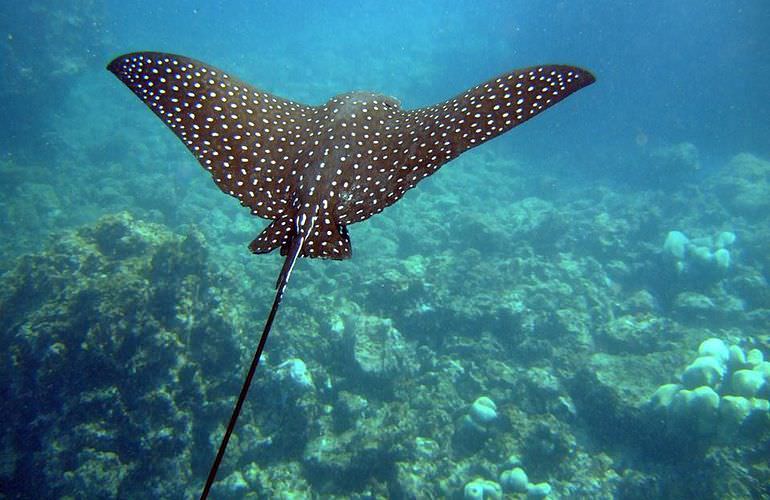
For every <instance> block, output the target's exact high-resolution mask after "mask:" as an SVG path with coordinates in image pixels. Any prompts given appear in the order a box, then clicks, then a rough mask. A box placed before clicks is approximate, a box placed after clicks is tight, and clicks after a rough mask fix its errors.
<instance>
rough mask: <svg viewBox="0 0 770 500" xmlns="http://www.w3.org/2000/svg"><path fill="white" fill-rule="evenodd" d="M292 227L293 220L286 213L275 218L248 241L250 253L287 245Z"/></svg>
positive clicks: (266, 251)
mask: <svg viewBox="0 0 770 500" xmlns="http://www.w3.org/2000/svg"><path fill="white" fill-rule="evenodd" d="M292 227H293V220H292V218H291V217H289V216H287V215H283V216H281V217H279V218H277V219H275V220H274V221H273V222H271V223H270V225H269V226H267V227H266V228H265V229H263V230H262V232H261V233H259V236H257V237H256V238H254V241H252V242H251V243H249V250H251V252H252V253H269V252H272V251H273V250H275V249H276V248H281V247H284V246H288V244H289V238H290V237H291V233H292Z"/></svg>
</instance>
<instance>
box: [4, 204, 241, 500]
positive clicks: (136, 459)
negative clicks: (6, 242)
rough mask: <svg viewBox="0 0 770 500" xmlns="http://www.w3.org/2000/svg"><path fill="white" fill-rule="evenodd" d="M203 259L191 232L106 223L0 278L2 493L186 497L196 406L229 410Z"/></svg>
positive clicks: (229, 339)
mask: <svg viewBox="0 0 770 500" xmlns="http://www.w3.org/2000/svg"><path fill="white" fill-rule="evenodd" d="M207 259H208V257H207V250H206V246H205V242H204V241H203V239H202V236H201V234H200V233H199V232H197V231H191V232H189V233H188V234H187V235H186V236H184V237H180V236H176V235H173V234H170V233H169V232H168V231H166V230H164V229H163V228H162V227H160V226H156V225H152V224H147V223H142V222H138V221H135V220H133V219H132V218H131V217H130V216H129V215H127V214H120V215H116V216H111V217H106V218H104V219H102V220H100V221H99V222H98V223H97V224H95V225H94V226H90V227H84V228H82V229H80V230H79V231H77V232H75V233H71V234H66V235H62V236H61V237H60V238H58V239H57V240H56V242H55V243H54V244H53V245H52V246H51V247H50V248H49V249H48V250H46V251H45V252H43V253H40V254H36V255H29V256H25V257H23V258H21V259H20V260H19V262H18V264H17V266H16V267H15V268H14V269H13V270H11V271H10V272H9V273H7V274H6V275H5V276H4V277H3V286H2V291H0V310H2V311H3V314H2V316H0V343H1V345H2V352H3V356H2V360H1V361H0V379H2V380H3V387H4V397H3V400H2V403H0V404H2V410H1V411H2V412H3V414H4V415H5V417H4V425H3V430H2V433H3V436H2V442H3V443H5V447H6V448H7V449H10V450H12V454H11V455H9V456H10V457H12V458H9V459H8V461H7V462H6V465H5V467H4V468H3V471H2V478H0V481H2V483H1V484H2V485H3V490H5V491H14V492H15V493H14V496H15V497H16V496H18V497H27V498H31V497H37V498H50V497H60V498H64V497H71V498H115V497H127V496H128V497H130V496H145V495H147V494H152V496H154V497H157V498H178V497H179V494H180V492H186V491H188V490H187V489H188V488H189V487H190V484H191V482H192V480H193V478H194V477H197V476H198V475H199V474H200V473H201V472H202V471H203V469H202V468H201V465H202V463H201V460H205V459H207V458H208V457H207V456H200V451H201V450H207V449H208V447H207V446H203V447H201V443H205V442H207V441H208V439H209V438H208V436H209V434H210V433H211V432H213V431H214V429H215V426H216V424H217V421H215V420H213V419H212V417H219V413H220V412H218V411H212V409H211V408H210V405H211V404H212V403H215V402H216V401H217V398H218V397H222V395H223V393H222V391H224V395H226V396H228V397H229V391H230V390H232V387H233V386H234V385H235V383H236V380H237V379H234V378H233V374H232V372H231V370H230V369H229V367H230V366H232V365H233V364H237V363H238V360H239V357H240V350H239V347H238V345H237V343H236V342H235V336H234V334H233V333H234V332H233V329H234V327H233V323H232V321H231V319H230V317H229V316H230V313H229V312H228V311H227V309H226V307H225V303H224V302H223V301H222V300H221V299H222V296H221V294H220V293H219V291H218V289H217V284H218V283H217V277H216V275H215V274H214V273H212V272H211V270H210V269H209V267H208V264H207ZM204 380H205V382H204ZM196 450H198V452H196ZM189 494H192V492H189ZM186 496H189V495H186Z"/></svg>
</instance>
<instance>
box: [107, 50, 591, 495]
mask: <svg viewBox="0 0 770 500" xmlns="http://www.w3.org/2000/svg"><path fill="white" fill-rule="evenodd" d="M107 69H108V70H109V71H111V72H112V73H114V74H115V76H117V77H118V78H119V79H120V80H121V81H122V82H123V83H124V84H125V85H126V86H127V87H128V88H129V89H131V90H132V91H133V92H134V94H136V95H137V97H139V99H141V100H142V101H144V103H145V104H146V105H147V106H148V107H149V108H150V109H151V110H152V111H153V112H154V113H155V114H156V115H157V116H158V117H159V118H160V119H161V120H163V122H164V123H165V124H166V125H167V126H168V127H169V128H170V129H171V130H172V131H173V132H174V133H175V134H176V136H177V137H178V138H179V139H180V140H181V141H182V142H183V143H184V144H185V145H186V146H187V149H189V150H190V152H191V153H192V154H193V155H194V156H195V158H196V159H197V160H198V162H199V163H200V164H201V165H202V166H203V168H205V169H206V170H208V171H209V172H210V173H211V176H212V177H213V179H214V182H215V183H216V185H217V186H218V187H219V189H221V190H222V191H224V192H225V193H227V194H229V195H231V196H234V197H235V198H238V201H240V203H241V205H243V206H244V207H248V208H249V209H250V210H251V213H252V214H254V215H257V216H259V217H263V218H265V219H270V220H272V222H271V223H270V224H269V225H268V226H267V228H265V229H264V230H263V231H262V232H261V233H260V234H259V236H257V238H256V239H254V241H252V242H251V244H250V245H249V249H250V250H251V251H252V252H253V253H267V252H271V251H273V250H275V249H276V248H280V252H281V255H285V256H286V259H285V260H284V263H283V267H282V268H281V271H280V273H279V275H278V281H277V283H276V294H275V299H274V301H273V306H272V308H271V309H270V313H269V315H268V317H267V321H266V322H265V326H264V330H263V331H262V336H261V337H260V339H259V344H258V345H257V349H256V351H255V353H254V356H253V358H252V362H251V366H250V367H249V370H248V372H247V374H246V378H245V380H244V382H243V386H242V388H241V392H240V394H239V396H238V399H237V401H236V403H235V407H234V409H233V412H232V415H231V416H230V420H229V421H228V424H227V428H226V430H225V434H224V436H223V437H222V442H221V444H220V446H219V450H218V451H217V454H216V457H215V458H214V461H213V463H212V465H211V469H210V471H209V475H208V478H207V480H206V484H205V486H204V488H203V492H202V494H201V498H202V499H205V498H206V497H207V496H208V493H209V490H210V489H211V485H212V484H213V482H214V479H215V478H216V474H217V470H218V469H219V465H220V463H221V461H222V458H223V457H224V454H225V450H226V449H227V443H228V442H229V440H230V436H231V434H232V432H233V429H234V428H235V423H236V421H237V420H238V416H239V415H240V412H241V408H242V406H243V402H244V401H245V399H246V395H247V394H248V391H249V386H250V385H251V381H252V379H253V377H254V372H255V370H256V368H257V365H258V363H259V359H260V357H261V355H262V351H263V349H264V347H265V342H266V341H267V337H268V334H269V333H270V328H271V327H272V324H273V320H274V319H275V315H276V312H277V311H278V306H279V305H280V303H281V299H282V298H283V294H284V291H285V289H286V284H287V283H288V281H289V277H290V276H291V273H292V270H293V269H294V265H295V264H296V262H297V259H298V258H299V257H310V258H315V257H320V258H324V259H335V260H341V259H348V258H350V256H351V247H350V238H349V237H348V231H347V226H348V225H350V224H354V223H356V222H361V221H363V220H366V219H368V218H369V217H371V216H372V215H374V214H376V213H379V212H381V211H382V210H383V209H384V208H385V207H387V206H389V205H392V204H393V203H395V202H396V201H398V200H399V199H401V197H402V196H403V195H404V193H405V192H406V191H407V190H409V189H411V188H413V187H415V186H416V185H417V183H418V182H419V181H420V180H422V179H424V178H426V177H428V176H429V175H431V174H432V173H434V172H435V171H436V170H438V169H439V167H441V166H442V165H444V164H445V163H447V162H449V161H451V160H453V159H455V158H457V157H458V156H459V155H460V154H462V153H464V152H465V151H467V150H469V149H471V148H473V147H475V146H478V145H479V144H482V143H484V142H486V141H488V140H489V139H492V138H494V137H497V136H498V135H500V134H502V133H503V132H506V131H508V130H510V129H512V128H513V127H515V126H516V125H519V124H521V123H523V122H525V121H527V120H529V119H530V118H532V117H533V116H535V115H538V114H540V113H541V112H542V111H544V110H546V109H548V108H549V107H551V106H553V105H554V104H556V103H557V102H559V101H561V100H562V99H564V98H566V97H567V96H568V95H570V94H572V93H573V92H575V91H577V90H580V89H581V88H583V87H585V86H587V85H590V84H591V83H593V82H594V81H595V78H594V76H593V75H592V74H591V73H590V72H588V71H586V70H584V69H581V68H577V67H573V66H564V65H543V66H533V67H530V68H524V69H517V70H514V71H511V72H509V73H505V74H503V75H500V76H498V77H495V78H493V79H491V80H489V81H487V82H484V83H481V84H479V85H477V86H475V87H473V88H471V89H469V90H467V91H465V92H463V93H462V94H460V95H458V96H457V97H454V98H452V99H449V100H448V101H445V102H442V103H440V104H436V105H434V106H428V107H424V108H418V109H413V110H404V109H401V107H400V103H399V101H398V100H397V99H395V98H393V97H388V96H385V95H380V94H375V93H371V92H348V93H345V94H340V95H337V96H334V97H332V98H331V99H330V100H329V101H328V102H327V103H326V104H324V105H321V106H308V105H305V104H300V103H298V102H293V101H289V100H287V99H283V98H281V97H278V96H276V95H273V94H269V93H267V92H263V91H261V90H258V89H256V88H254V87H252V86H251V85H248V84H247V83H244V82H242V81H240V80H237V79H236V78H233V77H231V76H230V75H228V74H227V73H225V72H223V71H222V70H219V69H217V68H214V67H212V66H209V65H207V64H204V63H202V62H200V61H196V60H194V59H190V58H188V57H183V56H178V55H174V54H164V53H157V52H137V53H132V54H126V55H122V56H120V57H118V58H116V59H115V60H113V61H112V62H111V63H110V64H109V65H108V66H107Z"/></svg>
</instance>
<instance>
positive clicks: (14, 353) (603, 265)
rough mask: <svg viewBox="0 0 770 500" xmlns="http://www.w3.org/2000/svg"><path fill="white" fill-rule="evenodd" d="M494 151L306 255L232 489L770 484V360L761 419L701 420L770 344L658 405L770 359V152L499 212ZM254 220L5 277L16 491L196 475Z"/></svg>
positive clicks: (234, 331) (238, 346) (168, 490)
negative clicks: (655, 182)
mask: <svg viewBox="0 0 770 500" xmlns="http://www.w3.org/2000/svg"><path fill="white" fill-rule="evenodd" d="M497 167H499V166H496V165H494V161H492V160H490V161H488V162H486V164H485V165H478V166H475V167H474V168H475V169H476V170H475V171H474V173H473V175H474V176H475V177H473V178H471V177H470V176H469V177H468V178H464V176H466V175H469V174H467V172H465V171H464V170H463V169H461V168H455V169H454V170H453V172H452V176H450V177H451V180H449V177H447V178H446V179H447V180H445V179H444V178H441V179H440V180H438V181H437V182H435V183H433V184H431V185H429V186H427V188H426V189H423V190H420V191H417V192H415V194H414V195H413V196H410V197H408V199H409V200H410V201H409V202H405V203H401V204H399V205H396V206H394V207H393V208H392V209H390V210H389V211H388V212H386V213H385V214H384V215H383V216H382V217H378V218H375V219H372V220H371V221H369V222H368V223H367V224H364V225H361V227H360V228H359V227H358V226H354V227H353V228H352V239H353V244H354V249H355V252H356V256H355V260H354V261H352V262H344V263H328V262H302V263H301V265H300V267H299V268H298V270H297V273H296V274H295V276H294V278H293V281H292V283H291V285H290V287H289V293H288V296H287V298H286V301H285V304H284V307H283V309H282V310H281V314H280V317H279V321H278V323H277V325H276V331H275V332H274V334H273V336H272V337H271V339H270V342H269V345H268V351H267V357H266V359H265V362H264V363H263V365H262V366H261V367H260V370H259V372H258V376H257V379H256V381H255V387H254V389H253V390H252V393H251V395H250V399H249V402H248V404H247V405H246V409H245V413H244V415H243V417H242V420H241V421H240V423H239V427H238V429H237V430H236V434H235V436H234V440H233V442H232V444H231V447H230V449H229V451H228V455H227V458H226V459H225V462H224V464H223V468H222V469H221V471H220V474H221V476H220V478H221V481H220V482H219V483H217V485H215V491H214V493H215V498H304V497H314V496H315V497H324V498H334V497H338V498H361V499H363V498H385V497H392V498H444V497H448V498H499V497H501V496H507V497H511V498H516V497H524V496H529V497H543V496H549V497H551V498H559V497H562V498H574V497H583V498H656V497H661V498H662V497H668V498H671V497H697V498H725V497H732V498H749V497H752V496H754V497H757V496H762V495H770V491H768V489H767V488H768V487H767V485H768V484H770V463H768V457H770V419H769V417H768V412H767V411H764V413H763V403H762V401H765V402H766V401H767V398H768V396H769V395H770V394H768V392H770V382H768V380H767V379H757V375H752V377H754V378H753V379H752V380H754V381H755V383H756V387H755V388H754V389H752V390H753V391H754V392H752V393H751V398H745V399H746V401H750V400H751V401H750V402H749V403H741V404H742V405H744V406H745V407H746V408H749V409H748V410H746V411H747V415H749V413H750V418H748V417H747V418H745V419H744V420H740V421H738V420H731V421H732V422H737V423H736V424H735V425H734V426H733V427H732V428H730V429H729V432H725V431H724V425H722V427H719V426H718V425H716V424H715V425H714V426H713V427H710V426H708V425H699V424H700V423H702V422H704V419H706V420H705V421H707V422H710V421H709V420H708V419H713V418H717V419H718V418H722V417H721V415H722V413H719V405H720V404H721V401H722V400H725V398H727V397H728V396H729V397H734V396H733V394H734V387H733V388H731V386H730V385H728V384H730V383H732V384H733V385H735V383H734V382H732V381H731V380H728V379H730V378H731V377H735V375H734V373H735V372H737V371H741V370H746V369H750V370H753V371H755V372H757V373H762V372H761V366H762V365H761V363H762V360H759V362H758V364H757V363H755V364H749V361H748V360H746V361H745V362H744V364H743V365H735V366H734V367H732V368H730V369H729V371H728V370H727V369H723V371H722V373H721V375H719V377H720V378H719V380H715V379H711V378H708V377H709V376H710V375H709V374H710V373H712V372H713V370H717V372H718V371H719V368H718V367H716V368H715V366H716V365H715V362H713V360H711V361H709V360H706V361H702V362H699V363H701V364H699V365H698V367H701V368H702V370H704V371H703V373H702V374H700V372H698V373H699V375H698V376H703V377H707V378H706V379H704V380H706V381H705V382H703V383H704V384H706V385H707V386H708V387H711V385H708V384H713V389H712V392H714V393H715V394H717V398H716V399H714V397H713V396H711V395H710V393H709V394H708V395H707V396H708V397H707V398H705V399H704V401H706V402H705V403H703V405H702V406H699V405H701V403H699V402H698V401H701V400H700V399H697V398H695V399H693V401H696V402H695V403H692V404H691V402H690V401H691V399H692V398H690V399H687V401H686V402H685V403H682V404H681V405H680V406H678V407H677V408H680V410H677V411H678V413H677V414H676V415H677V417H676V420H671V419H669V416H670V415H672V413H669V412H668V411H661V408H660V404H658V403H657V402H659V399H655V398H653V394H655V393H656V390H657V389H658V388H659V387H660V386H663V385H665V384H670V383H674V382H678V381H681V382H684V383H685V384H684V385H688V384H689V383H690V382H689V381H688V380H689V379H687V380H685V379H686V378H687V377H690V376H691V375H683V372H687V371H688V370H691V368H688V366H691V365H692V364H693V363H694V362H693V360H695V359H696V357H698V349H699V345H700V344H701V342H702V341H703V340H705V339H708V338H712V337H713V338H717V339H721V340H722V341H724V343H725V345H733V346H735V349H738V350H740V351H741V352H743V353H744V357H745V358H746V357H751V356H753V358H752V359H753V360H754V361H757V359H758V358H757V357H758V356H761V355H763V356H765V357H770V289H769V288H768V284H767V276H768V274H770V260H768V253H767V251H766V249H767V248H770V224H768V217H769V215H768V214H769V213H770V212H768V211H767V210H763V209H762V207H763V205H762V204H763V203H766V200H767V199H770V197H769V195H770V188H769V187H768V186H769V185H770V184H769V183H770V164H768V163H766V162H763V161H762V160H759V159H757V158H755V157H752V156H749V155H741V156H738V157H736V158H735V159H734V160H732V162H731V163H730V164H727V165H725V167H724V170H723V171H722V172H717V173H714V174H713V175H712V176H711V177H710V178H709V180H708V181H707V182H705V183H701V184H699V185H697V186H696V185H687V184H683V185H682V186H681V187H680V188H679V189H676V190H672V189H666V190H656V191H646V192H641V193H640V192H629V193H623V192H617V191H613V190H610V189H607V188H598V187H589V188H582V189H580V190H578V189H571V190H569V191H568V192H562V193H561V194H560V195H559V196H555V195H549V194H548V191H547V190H540V189H538V184H537V182H538V181H535V180H532V179H528V178H526V177H523V178H522V181H521V185H520V186H515V187H511V188H510V193H508V194H509V195H510V201H508V202H506V203H500V204H496V205H493V206H489V204H486V205H485V204H484V203H483V202H482V201H481V200H490V199H499V197H500V193H499V189H500V186H510V180H508V178H507V176H506V174H503V173H502V172H503V170H504V169H502V168H497ZM508 167H510V168H513V169H514V170H515V166H507V168H508ZM480 170H481V174H483V175H484V176H485V179H487V180H488V181H489V182H486V183H484V184H483V185H482V184H478V183H477V184H473V179H476V178H477V176H478V175H480ZM496 176H499V179H497V180H499V181H500V182H495V181H496ZM452 183H456V184H452ZM763 183H764V184H763ZM459 185H462V186H473V187H472V188H469V189H465V192H464V196H466V202H465V203H458V202H457V199H456V197H457V191H456V189H454V187H456V186H459ZM762 186H765V188H764V189H765V190H764V196H762V195H761V193H759V192H757V190H759V189H761V187H762ZM495 189H497V190H498V192H494V190H495ZM533 193H534V194H536V195H537V196H532V194H533ZM528 196H529V197H528ZM468 199H470V200H476V201H478V203H477V206H479V207H481V206H484V207H485V209H484V210H483V211H482V210H472V209H469V208H468V206H469V204H468V203H467V200H468ZM470 206H473V205H470ZM415 214H419V215H420V217H415ZM405 221H406V222H408V224H405ZM232 231H233V228H232V227H228V224H224V223H217V224H214V223H212V222H211V221H202V225H201V228H200V230H197V229H187V230H185V231H183V234H181V235H178V234H173V233H172V232H170V231H169V230H168V229H166V228H165V227H163V226H160V225H154V224H149V223H144V222H141V221H139V220H135V219H134V218H132V217H131V216H129V215H127V214H120V215H116V216H108V217H105V218H102V219H101V220H99V221H98V222H97V223H95V224H92V225H88V226H84V227H82V228H81V229H79V230H77V231H75V232H71V233H63V234H61V235H59V236H58V238H56V239H55V240H53V241H52V242H51V244H50V245H48V246H47V248H45V249H42V250H41V251H40V252H39V253H36V254H31V255H27V256H24V257H21V258H19V259H18V260H17V261H16V263H15V267H13V268H12V269H11V271H9V272H8V273H6V274H5V275H4V276H3V278H2V284H1V286H0V311H1V312H2V314H0V343H1V344H0V347H1V348H2V351H1V352H2V353H3V354H2V358H1V361H0V377H2V380H3V384H2V387H3V389H4V397H3V400H2V405H3V406H2V412H3V415H4V416H5V417H4V422H5V425H4V426H3V429H2V440H1V443H2V447H3V457H4V458H3V461H2V466H1V467H0V489H1V490H2V491H3V492H4V493H6V494H7V495H8V496H9V497H11V498H14V497H18V498H22V497H30V496H34V497H71V498H110V497H134V496H147V495H148V494H151V495H152V496H153V497H157V498H186V497H189V496H194V495H195V494H196V493H197V488H198V487H199V486H200V483H201V481H202V480H203V478H204V477H205V473H206V470H207V467H208V464H209V460H210V459H211V457H212V456H213V453H214V449H215V446H216V445H217V444H218V438H219V436H220V435H221V432H222V425H223V423H224V420H225V418H226V417H227V416H228V414H229V411H230V405H231V404H232V400H233V398H234V396H235V394H236V392H237V389H238V387H239V383H240V377H241V375H242V370H243V368H244V365H245V362H246V359H247V357H248V356H249V355H250V350H251V349H252V348H253V347H254V345H253V344H254V342H255V341H256V338H255V337H256V335H255V334H254V333H253V332H254V331H255V330H257V329H258V328H259V326H260V325H261V322H262V320H263V318H262V315H263V313H264V311H265V308H266V307H267V305H268V303H269V300H270V298H271V293H272V290H271V289H270V286H269V285H270V282H271V281H272V280H274V277H275V276H274V275H275V274H276V273H277V267H278V263H279V260H278V259H277V258H269V257H263V258H253V259H242V260H238V259H236V258H234V257H233V258H231V256H232V255H235V254H236V251H237V250H236V249H233V248H232V247H231V246H227V245H224V244H221V243H220V239H222V238H221V237H222V234H227V233H228V232H232ZM672 232H673V234H674V236H673V237H672V239H671V240H669V239H668V238H667V236H669V235H671V234H672ZM202 233H204V234H207V235H208V236H207V238H206V239H205V240H204V237H203V236H202ZM680 235H681V236H680ZM729 235H732V237H731V236H729ZM206 240H207V241H208V242H207V241H206ZM244 241H247V239H246V238H244ZM238 250H240V249H238ZM725 254H727V256H726V255H725ZM224 256H227V258H223V257H224ZM245 266H248V267H245ZM709 345H710V344H709ZM701 350H703V349H701ZM752 350H753V351H752ZM707 351H708V349H707ZM709 352H710V351H709ZM736 352H737V351H736ZM752 352H753V353H754V354H750V353H752ZM757 352H758V353H761V354H756V353H757ZM707 354H708V353H707ZM708 355H709V356H710V355H711V354H708ZM701 356H703V353H701ZM715 356H717V357H718V356H719V355H715ZM736 356H737V354H736ZM706 357H708V356H706ZM754 361H752V363H753V362H754ZM731 366H732V365H731ZM703 367H705V368H703ZM752 367H754V368H752ZM701 368H698V370H701ZM708 370H712V371H708ZM680 376H682V377H683V378H680ZM698 384H700V382H699V383H698ZM722 384H724V385H722ZM692 387H693V388H694V391H693V392H695V391H696V390H698V388H697V387H696V384H694V383H693V384H692ZM752 387H754V386H752ZM681 390H683V388H677V391H681ZM684 390H687V391H689V390H690V389H689V386H688V388H687V389H684ZM731 391H733V392H731ZM703 392H708V391H706V390H705V389H704V390H701V391H700V392H699V393H698V394H700V393H703ZM741 397H743V396H741ZM683 398H684V396H683ZM687 398H689V396H687ZM720 398H721V399H720ZM680 399H681V398H680ZM726 400H727V401H732V400H730V399H726ZM754 400H755V401H754ZM709 405H711V406H709ZM714 405H716V408H717V409H716V410H715V409H714V408H715V407H714ZM746 405H750V407H749V406H746ZM672 411H673V410H672ZM715 411H716V413H714V412H715ZM703 412H706V413H703ZM727 416H729V417H730V418H734V412H733V413H731V414H729V415H727ZM725 418H726V417H725ZM717 429H721V430H717Z"/></svg>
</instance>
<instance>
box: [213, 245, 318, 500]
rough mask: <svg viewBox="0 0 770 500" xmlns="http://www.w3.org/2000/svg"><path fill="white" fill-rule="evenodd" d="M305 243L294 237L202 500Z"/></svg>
mask: <svg viewBox="0 0 770 500" xmlns="http://www.w3.org/2000/svg"><path fill="white" fill-rule="evenodd" d="M304 242H305V236H304V235H303V234H299V235H297V236H295V237H294V239H293V240H292V242H291V245H290V246H289V251H288V253H287V254H286V260H285V261H284V263H283V267H282V268H281V273H280V274H279V275H278V282H277V283H276V292H275V300H274V301H273V307H272V308H271V309H270V314H269V315H268V317H267V321H266V322H265V328H264V329H263V330H262V336H261V337H260V339H259V344H258V345H257V350H256V351H255V352H254V357H253V358H252V360H251V366H249V371H248V372H247V373H246V378H245V379H244V381H243V386H242V387H241V392H240V394H239V395H238V400H237V401H236V402H235V407H234V408H233V413H232V415H230V420H229V421H228V423H227V429H226V430H225V435H224V436H222V442H221V443H220V445H219V450H218V451H217V455H216V457H214V462H213V463H212V464H211V469H210V470H209V475H208V478H206V484H205V485H204V486H203V492H202V493H201V497H200V498H201V500H205V499H206V498H208V496H209V491H210V490H211V485H212V484H214V480H215V479H216V477H217V471H218V470H219V465H220V464H221V463H222V458H223V457H224V456H225V450H227V444H228V443H229V442H230V436H232V434H233V429H235V423H236V422H237V421H238V417H239V416H240V414H241V409H242V408H243V402H244V401H246V396H247V395H248V393H249V387H251V381H252V379H253V378H254V373H255V372H256V370H257V365H258V364H259V359H260V358H261V357H262V351H264V350H265V343H266V342H267V336H268V335H270V329H271V328H272V326H273V321H274V320H275V315H276V313H277V312H278V306H280V304H281V299H283V292H284V291H285V290H286V284H287V283H288V282H289V278H290V277H291V271H292V270H293V269H294V264H296V262H297V258H298V257H299V255H300V251H301V250H302V245H303V244H304Z"/></svg>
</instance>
